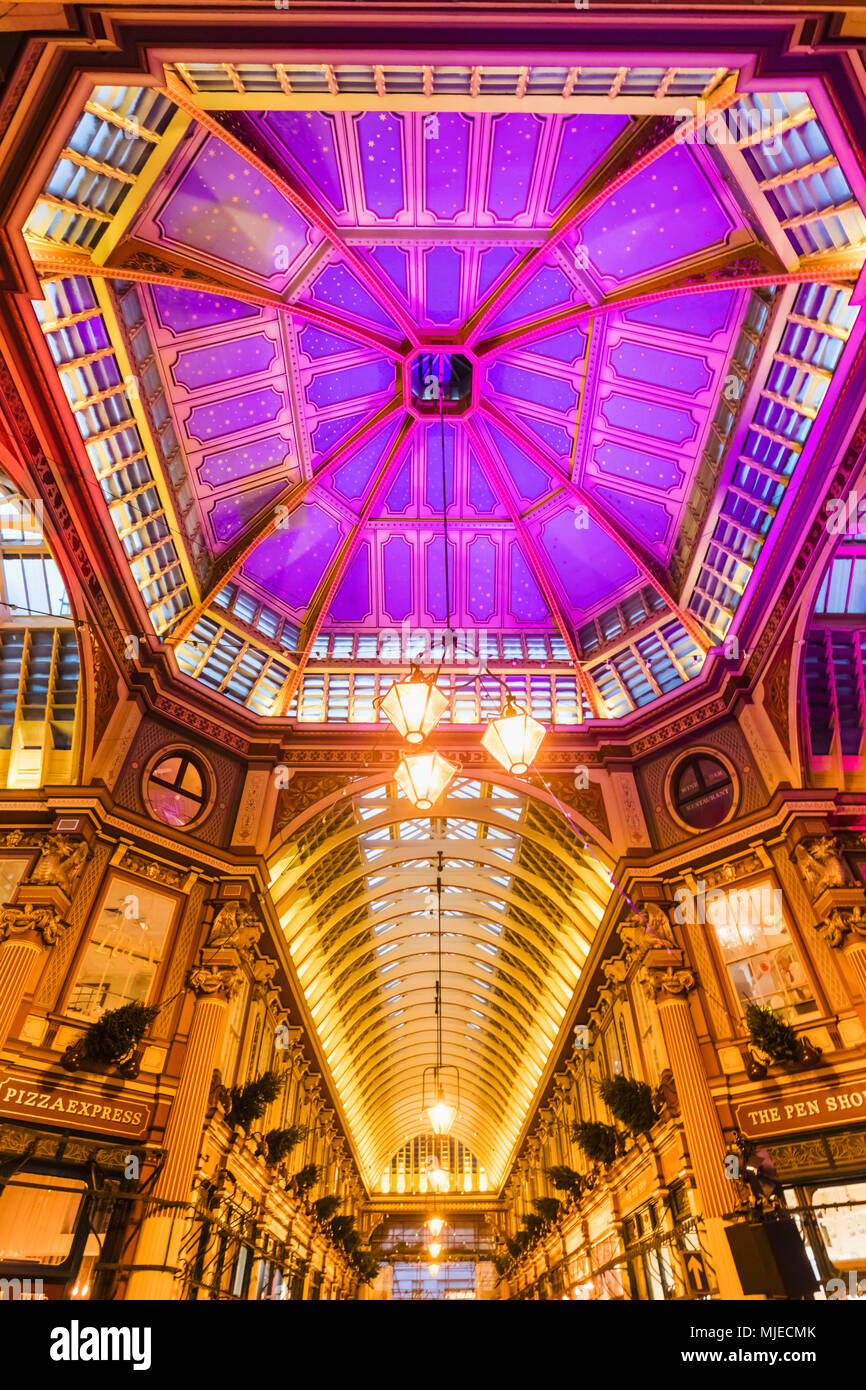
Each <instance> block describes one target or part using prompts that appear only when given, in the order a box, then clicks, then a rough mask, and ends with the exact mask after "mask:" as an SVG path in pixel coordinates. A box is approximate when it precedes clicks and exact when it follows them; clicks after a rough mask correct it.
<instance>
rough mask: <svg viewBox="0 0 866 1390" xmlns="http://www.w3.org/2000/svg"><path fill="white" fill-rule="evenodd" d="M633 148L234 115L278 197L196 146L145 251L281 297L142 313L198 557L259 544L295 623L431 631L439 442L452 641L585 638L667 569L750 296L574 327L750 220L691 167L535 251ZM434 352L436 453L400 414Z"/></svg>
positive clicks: (504, 127) (239, 165) (687, 152)
mask: <svg viewBox="0 0 866 1390" xmlns="http://www.w3.org/2000/svg"><path fill="white" fill-rule="evenodd" d="M241 124H242V130H241V129H240V126H241ZM628 126H629V121H628V119H627V118H626V117H623V116H596V115H579V116H573V117H564V116H560V115H534V114H501V115H492V114H483V115H471V116H470V115H462V114H458V113H442V112H440V113H439V114H438V115H436V116H432V117H431V116H427V117H426V118H425V117H424V116H422V115H420V114H419V115H415V114H403V115H396V114H388V113H384V112H377V111H374V112H371V111H368V112H365V113H364V114H352V113H323V112H295V111H274V112H268V113H264V114H260V115H252V116H250V115H246V116H242V115H240V114H239V115H238V116H237V119H236V126H235V134H238V133H239V131H240V133H241V134H242V136H243V139H244V142H245V144H246V145H247V147H248V148H249V149H252V150H254V151H255V154H256V157H257V159H259V160H265V161H267V163H268V164H269V165H270V167H271V168H272V169H274V170H276V171H277V174H278V175H279V176H280V178H282V179H283V180H284V181H285V185H286V187H287V189H289V190H291V191H292V192H293V196H292V197H291V198H290V197H289V196H284V195H283V194H282V193H280V192H277V191H276V190H275V189H274V187H273V186H272V183H271V182H270V181H269V180H268V179H267V178H265V177H264V176H263V175H262V174H261V173H259V172H258V169H257V168H256V167H255V165H254V163H253V162H248V161H247V160H246V159H245V158H244V157H243V156H242V155H241V154H239V153H234V152H233V151H232V150H231V149H227V148H225V147H224V146H223V145H222V143H221V142H220V141H218V140H216V139H215V137H213V136H211V135H207V134H202V135H200V136H198V137H197V138H195V139H194V140H193V141H192V142H190V144H189V145H187V146H185V151H186V152H185V154H184V156H183V159H182V160H181V161H180V162H178V163H177V164H175V165H174V166H170V172H169V176H168V181H167V182H166V180H165V179H164V180H163V181H162V182H161V183H159V184H158V185H157V187H156V189H155V190H154V194H153V196H152V197H151V200H150V203H149V205H148V206H147V207H146V208H145V210H144V212H143V214H142V215H141V216H140V218H139V221H138V225H137V226H136V227H135V235H136V236H137V237H138V238H139V239H141V240H146V241H149V242H150V243H157V244H158V245H159V246H160V248H161V251H162V253H163V254H164V255H165V256H166V257H169V258H171V257H174V258H175V259H176V260H178V261H180V262H185V263H186V264H187V265H195V267H196V269H197V271H198V273H199V274H201V273H202V272H204V273H208V272H209V271H210V272H211V273H213V274H214V275H215V276H219V277H220V278H221V279H222V281H223V283H224V284H225V283H228V282H229V281H231V282H233V283H235V284H241V283H243V284H244V285H246V286H247V287H250V286H253V287H255V289H256V290H257V292H258V294H259V296H260V297H261V298H262V299H265V300H270V301H272V302H270V303H264V304H259V305H256V304H249V303H243V302H240V301H239V300H237V299H234V298H230V297H224V296H222V295H220V294H211V293H204V292H201V291H197V290H192V289H184V288H177V287H168V286H166V287H160V286H156V287H154V288H151V289H150V290H148V291H147V292H146V297H147V313H148V318H149V322H150V330H151V334H152V338H153V342H154V346H155V348H156V350H157V357H158V361H159V366H160V370H161V372H162V375H163V380H164V383H165V385H166V388H167V393H168V396H169V400H170V406H171V409H172V412H173V415H174V423H175V426H176V429H177V434H178V438H179V440H180V442H181V445H182V448H183V450H184V453H185V456H186V459H187V462H188V468H189V473H190V479H191V482H192V486H193V491H194V495H195V499H196V503H197V505H198V507H199V509H200V512H201V518H202V523H203V528H204V534H205V537H206V540H207V543H208V545H209V547H210V549H211V552H212V554H213V556H214V557H217V556H219V555H221V554H223V552H226V550H227V548H232V547H238V546H240V545H241V544H242V543H247V544H245V546H244V548H245V551H246V553H245V558H244V560H243V565H242V569H241V570H240V571H239V573H238V575H237V577H238V578H239V579H240V581H241V583H242V584H243V585H244V586H245V587H248V588H249V589H250V590H252V591H253V592H254V593H257V594H258V595H259V596H261V597H263V598H267V599H268V600H269V601H270V602H274V601H278V602H279V603H280V604H281V605H282V606H283V608H284V609H285V611H286V612H287V613H288V614H289V615H290V616H291V617H292V619H293V620H295V621H297V622H301V623H302V622H303V621H304V619H305V618H306V619H307V622H308V623H309V622H310V605H311V604H316V603H322V602H323V601H324V602H325V603H326V609H325V612H324V628H325V629H326V630H327V629H328V628H334V627H336V628H340V627H351V628H357V627H390V626H393V625H394V624H399V623H401V622H402V621H404V620H410V621H412V622H414V623H417V624H421V625H423V624H425V623H428V624H429V623H431V622H432V623H441V622H443V621H444V619H445V616H446V613H445V585H444V543H443V537H442V505H443V496H442V478H443V457H442V450H443V446H444V472H445V497H446V501H447V510H448V549H449V563H450V565H451V592H452V597H453V610H454V611H453V613H452V618H453V620H454V621H455V623H458V624H460V625H482V626H486V627H490V628H509V627H521V628H522V627H527V626H529V627H533V628H550V627H556V626H557V625H558V624H559V623H560V622H561V621H562V620H563V619H564V620H565V622H566V623H567V624H569V625H574V626H575V627H576V626H579V625H580V624H581V623H582V622H584V621H586V619H587V618H588V617H589V616H590V615H591V614H593V613H595V612H598V611H599V610H601V609H603V608H604V607H607V606H609V605H610V604H611V603H612V602H614V601H616V600H617V599H619V598H621V597H623V596H624V595H625V594H626V593H628V592H629V591H631V590H633V589H634V588H636V587H640V585H641V584H642V583H644V582H645V581H646V573H647V566H648V565H649V564H652V562H654V561H655V562H658V564H659V565H661V566H663V565H665V564H666V562H667V561H668V559H669V557H670V555H671V550H672V547H673V544H674V540H675V537H676V534H677V529H678V526H679V521H680V517H681V513H682V509H683V506H684V501H685V499H686V497H687V496H688V493H689V489H690V486H691V483H692V479H693V476H694V472H695V469H696V467H697V463H698V460H699V459H700V457H701V453H702V450H703V448H704V444H705V441H706V438H707V434H708V430H709V426H710V422H711V419H712V416H713V413H714V410H715V407H716V403H717V401H718V398H719V391H720V388H721V386H722V384H723V381H724V373H725V364H726V362H727V360H728V357H729V355H730V352H731V347H732V343H733V340H734V339H735V336H736V333H737V331H738V327H739V319H740V314H741V311H742V307H743V306H742V295H741V294H738V293H736V292H734V291H732V290H725V289H719V290H718V291H713V292H710V293H703V294H700V295H693V296H686V295H681V296H676V295H674V296H673V297H668V298H666V299H661V300H656V301H654V302H650V303H648V304H643V305H641V306H639V307H633V308H628V307H624V308H621V309H614V310H612V311H610V310H609V309H606V311H605V312H604V313H602V314H597V315H593V314H592V313H591V312H589V313H588V312H586V310H587V306H588V307H589V309H590V310H591V307H592V306H593V305H597V304H598V303H599V302H600V301H601V300H602V298H605V297H607V298H609V297H610V296H611V294H616V293H622V292H623V291H625V292H626V293H627V292H628V290H629V289H630V288H631V287H632V285H634V286H638V285H640V286H641V287H643V286H644V285H646V284H649V283H651V282H652V279H653V276H657V277H658V276H660V275H662V274H665V275H666V276H667V277H668V278H670V274H671V267H674V266H676V265H677V264H678V263H679V262H681V261H682V260H683V259H684V258H687V257H691V258H694V257H695V256H699V254H700V253H701V252H703V251H712V250H718V249H719V248H721V247H723V246H724V245H725V244H726V243H730V241H731V238H732V237H735V236H736V235H737V234H738V233H739V234H740V235H742V223H741V221H739V220H738V217H737V214H736V212H735V210H734V208H733V205H732V204H731V202H730V200H729V199H728V197H727V195H726V194H725V193H724V191H723V190H722V189H721V186H715V185H714V182H713V180H712V176H711V171H710V166H709V165H708V164H707V163H706V162H705V151H702V150H700V149H699V148H695V147H685V146H682V147H678V148H676V149H674V150H672V151H671V152H669V153H667V154H663V155H661V156H660V157H659V158H658V159H656V160H655V161H653V162H652V163H651V164H649V165H648V167H646V168H644V169H643V170H641V171H639V172H638V173H636V174H635V175H634V177H632V178H630V179H628V180H627V181H623V182H620V183H619V184H617V183H614V184H613V186H612V188H613V191H611V192H610V194H609V196H607V198H606V199H605V200H603V201H601V202H600V204H599V205H598V206H596V207H595V209H594V210H593V211H592V212H591V214H590V215H589V216H588V217H587V218H585V219H584V220H581V219H579V218H578V219H575V221H574V225H573V226H571V225H569V227H568V228H567V229H566V230H565V231H564V234H562V235H560V236H559V237H558V239H557V242H556V245H555V246H554V247H553V248H550V247H548V246H546V244H545V243H546V242H547V241H548V240H549V238H550V236H551V233H552V232H557V231H560V230H561V227H560V225H559V223H558V221H557V219H558V218H562V217H563V216H565V214H566V210H567V209H568V207H569V204H570V202H571V200H572V199H573V198H574V195H575V193H576V192H577V191H578V190H580V189H581V187H582V185H584V184H585V183H586V181H587V179H588V178H589V177H591V175H592V172H593V170H594V169H596V168H597V167H598V166H599V165H600V164H602V163H603V162H604V161H606V160H608V159H610V158H611V152H612V151H613V152H614V153H615V150H616V146H617V142H621V141H622V139H623V138H624V135H625V133H627V128H628ZM524 267H525V268H524ZM515 273H516V277H517V278H516V279H515V280H514V282H513V284H512V282H511V277H512V276H514V275H515ZM278 300H279V301H281V302H278ZM427 349H430V350H437V351H443V352H449V351H454V352H457V351H459V352H462V353H463V354H464V355H466V356H467V357H468V358H469V360H470V362H471V363H472V369H473V387H472V397H471V401H470V403H469V406H468V409H467V410H466V412H465V413H464V414H462V415H459V416H454V417H451V416H449V417H447V418H446V420H445V423H444V429H443V428H442V426H441V425H440V423H439V421H438V419H435V418H434V419H430V418H429V417H426V416H424V415H423V414H422V413H421V412H420V411H418V410H415V409H414V408H413V403H412V399H411V384H410V371H409V367H410V364H411V362H412V360H413V358H414V357H415V356H417V354H418V352H419V350H427ZM290 483H292V484H295V485H296V487H295V492H294V493H293V494H292V501H291V506H290V509H289V514H288V516H287V518H286V519H285V524H284V525H281V526H280V528H279V529H277V530H272V529H271V533H270V534H268V535H266V536H264V537H263V538H262V539H261V540H260V541H259V543H258V544H252V542H253V541H254V540H255V535H256V531H255V530H254V529H252V528H253V527H257V528H259V529H261V528H263V527H264V526H265V524H266V523H267V521H268V517H269V509H271V510H272V509H273V507H274V506H275V505H276V503H275V499H277V498H278V497H281V496H283V495H284V493H285V489H286V487H287V485H288V484H290ZM323 576H326V577H327V582H326V583H324V584H323V583H322V581H323ZM323 596H324V597H323Z"/></svg>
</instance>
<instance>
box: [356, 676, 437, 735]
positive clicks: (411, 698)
mask: <svg viewBox="0 0 866 1390" xmlns="http://www.w3.org/2000/svg"><path fill="white" fill-rule="evenodd" d="M374 703H375V704H376V706H377V708H378V709H380V710H381V711H382V713H383V714H384V715H386V716H387V717H388V719H390V721H391V723H392V724H393V725H394V728H395V729H396V730H397V733H398V734H401V735H402V737H403V738H405V740H406V742H407V743H421V742H422V741H423V740H424V739H425V738H426V737H427V735H428V734H429V732H430V730H431V729H435V727H436V725H437V724H438V723H439V720H440V719H441V718H442V715H443V714H444V712H445V710H446V709H447V708H448V697H447V695H443V693H442V691H441V690H440V689H439V687H438V686H437V684H436V677H435V676H432V675H431V676H424V675H422V674H421V671H420V670H419V668H418V667H417V666H413V667H412V672H411V675H409V676H407V677H406V679H405V680H401V681H395V682H394V684H393V685H392V686H391V688H390V690H389V691H388V692H387V693H386V694H385V695H383V696H382V697H381V698H380V699H379V700H377V701H374Z"/></svg>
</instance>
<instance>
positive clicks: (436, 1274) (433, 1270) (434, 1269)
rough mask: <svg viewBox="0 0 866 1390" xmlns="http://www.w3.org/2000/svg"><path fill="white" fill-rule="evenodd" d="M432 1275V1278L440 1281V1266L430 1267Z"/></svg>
mask: <svg viewBox="0 0 866 1390" xmlns="http://www.w3.org/2000/svg"><path fill="white" fill-rule="evenodd" d="M430 1274H431V1276H432V1278H434V1279H438V1277H439V1266H438V1265H430Z"/></svg>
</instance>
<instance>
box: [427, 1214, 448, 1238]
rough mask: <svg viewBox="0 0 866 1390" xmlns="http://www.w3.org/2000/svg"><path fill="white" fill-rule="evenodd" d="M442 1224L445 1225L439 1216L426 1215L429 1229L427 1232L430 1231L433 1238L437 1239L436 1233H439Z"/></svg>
mask: <svg viewBox="0 0 866 1390" xmlns="http://www.w3.org/2000/svg"><path fill="white" fill-rule="evenodd" d="M444 1225H445V1222H444V1221H443V1219H442V1217H441V1216H431V1217H428V1220H427V1229H428V1230H429V1232H430V1234H431V1236H432V1237H433V1239H434V1240H436V1239H437V1237H438V1235H439V1233H440V1231H441V1230H442V1227H443V1226H444Z"/></svg>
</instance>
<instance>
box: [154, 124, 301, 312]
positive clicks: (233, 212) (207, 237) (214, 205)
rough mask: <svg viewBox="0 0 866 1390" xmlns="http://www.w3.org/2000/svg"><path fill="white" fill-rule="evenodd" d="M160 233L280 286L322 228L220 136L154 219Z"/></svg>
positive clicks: (205, 149)
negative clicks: (311, 220) (224, 142)
mask: <svg viewBox="0 0 866 1390" xmlns="http://www.w3.org/2000/svg"><path fill="white" fill-rule="evenodd" d="M154 223H155V226H156V227H157V228H158V229H159V231H160V232H161V235H162V237H163V238H164V239H165V240H166V241H168V242H171V243H172V244H174V245H175V246H180V247H186V248H188V249H190V250H192V251H197V252H202V253H204V254H205V255H206V256H208V257H209V258H212V259H214V260H219V261H222V262H223V263H225V264H227V265H230V266H236V267H239V268H241V269H243V270H245V271H246V272H247V273H248V274H250V275H253V276H255V277H257V278H259V279H261V280H267V281H273V283H274V285H275V287H277V286H278V287H280V288H282V287H283V286H284V285H285V284H286V282H287V280H288V278H289V277H288V273H289V270H290V268H291V267H293V266H295V265H296V264H297V263H298V261H299V260H300V259H301V257H302V256H304V255H305V254H306V253H307V252H308V250H309V248H310V247H311V246H312V245H313V244H314V243H315V242H316V241H318V240H320V233H318V232H317V231H315V229H314V228H313V227H312V226H311V225H310V223H309V222H307V221H306V219H305V218H304V217H302V216H301V214H300V213H299V212H298V211H297V209H296V208H294V207H293V206H292V204H291V203H289V202H288V201H287V200H286V199H285V198H284V197H283V196H282V194H281V193H278V192H277V190H276V189H275V188H273V187H272V185H271V184H270V183H269V182H268V180H267V179H266V178H265V176H264V175H263V174H261V173H259V171H258V170H257V169H255V168H253V166H252V165H251V164H249V163H248V162H247V161H246V160H245V159H243V158H242V157H241V156H240V155H238V154H236V153H235V152H234V151H233V150H231V149H227V148H226V146H225V145H224V144H223V143H222V141H220V140H217V139H216V138H215V137H213V136H212V137H210V138H209V139H207V140H206V141H205V143H204V145H203V146H202V147H201V149H200V150H199V152H198V153H197V155H196V156H195V158H194V160H193V162H192V165H191V166H190V168H189V170H188V172H187V173H186V174H185V175H184V176H183V177H182V178H181V180H180V182H179V183H178V184H177V186H176V187H175V188H174V189H173V190H172V192H171V193H170V194H169V196H168V198H166V200H165V201H164V203H163V204H162V206H161V208H160V209H159V211H158V212H157V213H156V215H155V218H154Z"/></svg>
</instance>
